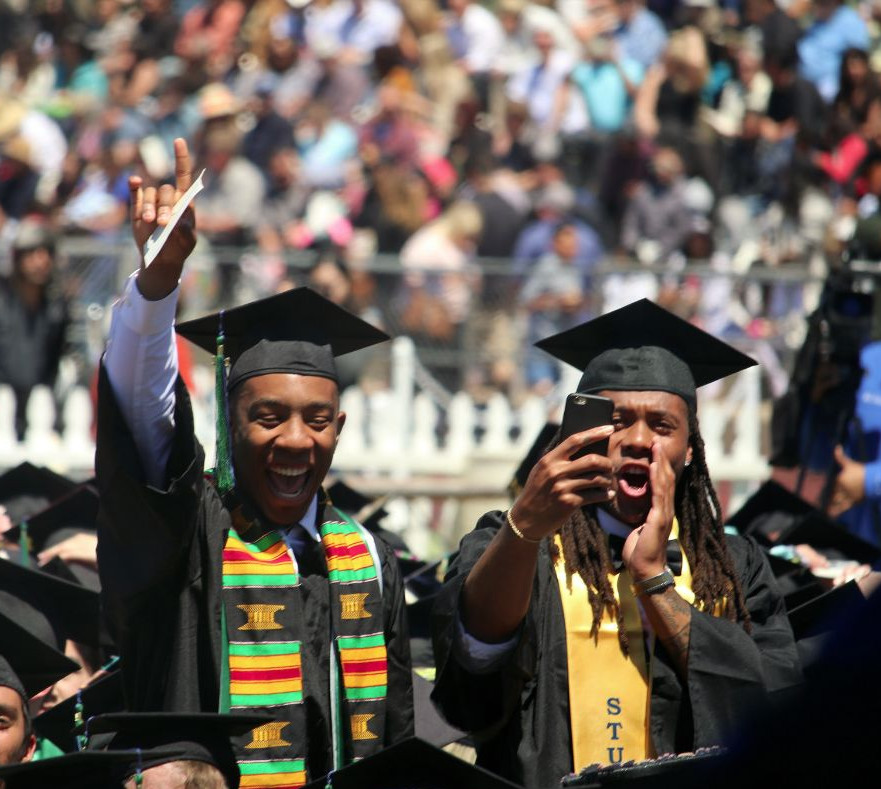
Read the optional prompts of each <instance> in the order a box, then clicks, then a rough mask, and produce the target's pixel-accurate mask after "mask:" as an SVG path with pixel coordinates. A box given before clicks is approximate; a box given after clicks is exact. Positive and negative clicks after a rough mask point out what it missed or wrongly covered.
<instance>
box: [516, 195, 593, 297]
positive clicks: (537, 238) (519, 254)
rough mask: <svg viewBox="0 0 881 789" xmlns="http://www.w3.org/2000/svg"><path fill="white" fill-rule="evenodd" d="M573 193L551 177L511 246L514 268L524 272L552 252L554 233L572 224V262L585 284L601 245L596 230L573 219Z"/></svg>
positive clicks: (522, 273)
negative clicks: (573, 239) (530, 220)
mask: <svg viewBox="0 0 881 789" xmlns="http://www.w3.org/2000/svg"><path fill="white" fill-rule="evenodd" d="M574 210H575V193H574V191H573V190H572V187H570V186H568V185H567V184H566V183H565V182H563V181H551V182H550V183H549V184H547V185H546V186H545V187H544V188H543V189H542V191H541V193H540V194H539V196H538V197H537V199H536V202H535V221H534V222H532V223H530V224H529V225H527V226H526V227H525V228H523V231H522V232H521V233H520V235H519V236H518V238H517V244H516V246H515V248H514V270H515V271H516V272H517V273H518V274H520V275H521V276H524V277H525V276H528V275H529V273H530V272H531V270H532V268H533V267H534V266H535V265H537V264H538V262H539V261H540V260H541V259H542V258H543V257H544V256H545V255H548V254H551V253H552V252H553V245H554V234H555V232H556V230H557V228H558V227H559V226H560V225H561V224H562V223H565V224H566V225H567V226H568V227H571V228H573V230H574V233H575V237H576V244H575V252H574V257H573V260H574V263H575V267H576V269H577V270H578V272H579V274H580V275H581V277H582V280H583V282H584V284H585V286H586V285H587V284H588V278H589V277H590V275H591V273H592V272H593V269H594V267H595V266H596V264H597V263H598V262H599V260H600V258H601V257H602V254H603V246H602V243H601V242H600V238H599V236H598V235H597V233H596V231H595V230H594V229H593V228H592V227H590V226H589V225H588V224H587V223H585V222H583V221H581V220H579V219H573V211H574Z"/></svg>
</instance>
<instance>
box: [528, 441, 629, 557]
mask: <svg viewBox="0 0 881 789" xmlns="http://www.w3.org/2000/svg"><path fill="white" fill-rule="evenodd" d="M613 430H614V428H613V427H612V426H611V425H604V426H602V427H596V428H593V429H592V430H585V431H584V432H582V433H575V434H573V435H571V436H569V438H567V439H566V440H565V441H562V442H560V444H559V446H556V447H554V449H552V450H551V451H550V452H548V453H547V454H546V455H545V456H544V457H542V458H541V460H539V461H538V463H536V464H535V466H534V467H533V469H532V471H531V472H530V474H529V477H528V479H527V480H526V484H525V485H524V486H523V492H522V493H521V494H520V496H518V498H517V501H516V502H515V503H514V506H513V507H512V508H511V517H512V518H513V519H514V520H515V522H516V523H517V524H518V526H519V528H520V529H521V530H522V531H523V533H524V534H525V535H527V536H528V537H529V539H532V540H538V539H541V538H542V537H545V536H547V535H549V534H553V533H554V532H555V531H557V529H559V528H560V526H562V525H563V524H564V523H565V522H566V520H567V519H568V518H569V516H570V515H571V514H572V513H573V512H574V511H575V510H576V509H578V508H579V507H585V506H587V505H588V504H601V503H604V502H607V501H609V499H610V498H612V496H613V495H614V489H615V478H614V474H613V471H612V461H611V460H609V458H607V457H606V456H605V455H585V456H584V457H581V458H578V459H577V460H570V458H571V457H572V456H573V455H574V454H575V453H576V452H578V450H579V449H581V448H582V447H586V446H589V445H590V444H595V443H597V442H598V441H600V440H602V439H604V438H608V437H609V436H610V435H611V434H612V432H613Z"/></svg>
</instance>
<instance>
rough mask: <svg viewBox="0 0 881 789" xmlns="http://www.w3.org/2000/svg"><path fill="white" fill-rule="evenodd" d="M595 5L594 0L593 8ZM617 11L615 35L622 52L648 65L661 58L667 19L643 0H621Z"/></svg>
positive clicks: (646, 66)
mask: <svg viewBox="0 0 881 789" xmlns="http://www.w3.org/2000/svg"><path fill="white" fill-rule="evenodd" d="M595 2H596V0H595ZM601 2H604V0H601ZM595 7H596V5H595V4H592V6H591V8H592V9H593V8H595ZM617 14H618V26H617V27H616V28H615V33H614V36H615V42H616V43H617V44H618V48H619V52H620V56H621V57H626V58H630V59H631V60H636V61H637V62H639V63H640V64H641V65H642V67H643V68H645V69H648V68H650V67H651V66H653V65H654V64H655V63H658V62H660V60H661V57H662V55H663V54H664V50H665V49H666V47H667V32H666V30H665V29H664V23H663V22H661V20H660V19H658V17H657V16H656V15H655V14H653V13H652V12H651V11H649V10H648V9H647V8H646V7H645V6H644V5H643V4H642V2H640V0H618V2H617Z"/></svg>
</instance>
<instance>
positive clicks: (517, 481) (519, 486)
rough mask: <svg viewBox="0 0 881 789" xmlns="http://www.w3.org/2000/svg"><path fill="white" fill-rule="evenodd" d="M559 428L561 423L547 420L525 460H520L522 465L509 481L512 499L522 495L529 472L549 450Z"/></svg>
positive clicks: (509, 491)
mask: <svg viewBox="0 0 881 789" xmlns="http://www.w3.org/2000/svg"><path fill="white" fill-rule="evenodd" d="M559 429H560V425H559V424H557V423H556V422H546V423H545V425H544V427H542V429H541V430H539V432H538V435H537V436H536V437H535V440H534V441H533V442H532V445H531V446H530V447H529V449H528V450H527V452H526V455H525V456H524V457H523V460H521V461H520V465H519V466H517V469H516V470H515V471H514V476H513V477H511V481H510V482H509V483H508V493H510V494H511V498H512V499H516V498H517V496H519V495H520V491H521V490H523V486H524V485H525V484H526V478H527V477H528V476H529V472H531V471H532V469H533V467H534V466H535V464H536V463H538V461H539V459H540V458H541V457H542V455H544V453H545V452H547V449H548V446H549V445H550V443H551V441H553V440H554V436H555V435H557V431H558V430H559Z"/></svg>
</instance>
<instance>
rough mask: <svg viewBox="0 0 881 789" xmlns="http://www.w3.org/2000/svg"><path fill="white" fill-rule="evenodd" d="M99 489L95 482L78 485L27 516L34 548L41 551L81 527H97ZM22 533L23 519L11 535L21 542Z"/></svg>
mask: <svg viewBox="0 0 881 789" xmlns="http://www.w3.org/2000/svg"><path fill="white" fill-rule="evenodd" d="M98 502H99V499H98V490H97V488H96V487H95V486H94V485H93V484H92V483H91V482H87V483H84V484H82V485H76V486H75V487H74V488H72V489H71V490H69V491H68V492H67V493H65V494H64V495H63V496H61V497H60V498H58V499H56V500H55V501H53V502H52V503H51V504H50V505H49V506H48V507H44V508H43V509H41V510H40V511H39V512H37V513H35V514H33V515H31V516H30V517H29V518H28V519H27V523H28V539H29V540H30V545H31V551H32V552H33V553H39V552H40V551H42V550H43V549H44V548H47V547H51V546H52V545H55V544H56V543H58V542H61V540H64V539H67V537H70V536H72V535H73V534H75V533H76V532H79V531H91V532H94V531H95V528H96V527H95V522H96V520H97V518H98ZM20 537H21V522H20V521H19V524H18V525H16V526H15V527H13V528H12V529H10V530H9V531H8V532H7V538H8V539H9V540H11V541H13V542H17V541H18V540H19V538H20Z"/></svg>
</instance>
